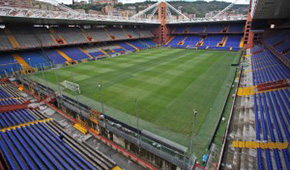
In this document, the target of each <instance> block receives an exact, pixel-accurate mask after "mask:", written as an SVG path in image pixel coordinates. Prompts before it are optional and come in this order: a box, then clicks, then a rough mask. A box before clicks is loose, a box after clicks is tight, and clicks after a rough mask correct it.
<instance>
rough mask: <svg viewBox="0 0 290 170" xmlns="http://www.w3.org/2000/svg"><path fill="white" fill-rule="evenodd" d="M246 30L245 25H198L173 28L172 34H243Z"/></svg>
mask: <svg viewBox="0 0 290 170" xmlns="http://www.w3.org/2000/svg"><path fill="white" fill-rule="evenodd" d="M243 30H244V23H237V24H227V25H222V24H208V25H204V24H196V25H190V26H176V27H174V28H173V31H172V33H177V34H183V33H222V32H227V33H242V32H243Z"/></svg>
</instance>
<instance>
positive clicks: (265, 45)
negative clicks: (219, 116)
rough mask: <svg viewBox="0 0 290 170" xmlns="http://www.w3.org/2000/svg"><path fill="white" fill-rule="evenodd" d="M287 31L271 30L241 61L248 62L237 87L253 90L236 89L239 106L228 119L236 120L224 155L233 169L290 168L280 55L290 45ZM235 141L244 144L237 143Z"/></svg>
mask: <svg viewBox="0 0 290 170" xmlns="http://www.w3.org/2000/svg"><path fill="white" fill-rule="evenodd" d="M289 33H290V32H289V30H287V29H284V30H271V31H270V32H268V33H267V34H266V36H264V38H263V40H262V41H261V42H259V43H256V45H255V46H254V47H253V48H251V50H250V54H248V55H247V57H246V58H245V61H244V63H245V64H246V63H247V64H249V65H250V66H249V67H247V66H245V68H244V73H243V76H242V77H243V78H242V80H241V86H242V87H240V89H242V88H245V86H247V87H248V88H253V89H254V90H253V91H252V93H249V94H243V95H242V94H239V93H238V95H240V96H239V100H237V103H236V105H239V109H238V110H236V111H235V112H234V115H233V120H232V121H231V122H235V123H232V124H231V128H233V129H230V132H229V134H230V136H231V137H230V138H229V139H227V140H228V141H231V142H232V145H231V146H232V147H233V149H232V148H231V147H229V149H230V150H231V151H230V152H229V151H228V152H226V156H225V158H224V160H227V161H226V162H227V164H230V163H231V164H232V166H233V167H232V168H233V169H241V168H242V169H258V170H262V169H278V170H282V169H290V159H289V150H288V149H287V148H288V145H289V140H290V132H289V128H288V127H289V124H290V115H289V109H290V108H289V106H290V101H289V97H290V88H289V86H288V85H287V81H288V80H289V79H290V69H289V67H288V66H287V65H285V64H284V63H283V62H282V61H283V60H281V58H280V57H281V56H280V55H285V50H286V49H287V48H288V47H289V45H288V47H287V45H286V44H287V41H288V37H289V35H290V34H289ZM236 43H238V38H237V39H236ZM284 45H285V46H284ZM285 56H286V55H285ZM247 64H246V65H247ZM252 108H253V110H252ZM236 141H240V142H244V144H243V145H236V143H235V142H236ZM252 141H257V142H258V143H257V144H253V143H251V142H252ZM283 146H285V147H283ZM246 155H247V156H246ZM248 155H251V156H248Z"/></svg>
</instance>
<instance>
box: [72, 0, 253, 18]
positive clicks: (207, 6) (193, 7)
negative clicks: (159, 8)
mask: <svg viewBox="0 0 290 170" xmlns="http://www.w3.org/2000/svg"><path fill="white" fill-rule="evenodd" d="M154 3H155V2H141V3H132V4H122V3H119V4H116V5H115V6H114V8H116V9H117V10H122V11H126V10H130V11H132V10H135V11H136V13H138V12H139V11H141V10H143V9H145V8H146V7H148V5H150V4H154ZM169 3H170V4H171V5H173V6H174V7H175V8H176V9H179V10H181V11H182V12H183V13H186V14H195V15H196V17H205V14H206V13H209V12H212V11H218V10H223V9H224V8H225V7H227V6H228V5H229V4H230V3H228V2H221V1H212V2H205V1H195V2H180V1H172V2H169ZM68 6H69V7H71V8H73V9H84V10H86V11H88V10H97V11H100V10H101V9H102V8H103V7H105V5H93V4H85V5H68ZM247 9H248V5H243V4H238V5H234V6H233V7H232V8H231V9H230V10H229V11H228V12H229V13H230V14H245V15H246V14H247Z"/></svg>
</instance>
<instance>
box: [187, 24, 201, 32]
mask: <svg viewBox="0 0 290 170" xmlns="http://www.w3.org/2000/svg"><path fill="white" fill-rule="evenodd" d="M204 28H205V26H204V25H195V26H190V27H189V29H188V32H189V33H202V32H204Z"/></svg>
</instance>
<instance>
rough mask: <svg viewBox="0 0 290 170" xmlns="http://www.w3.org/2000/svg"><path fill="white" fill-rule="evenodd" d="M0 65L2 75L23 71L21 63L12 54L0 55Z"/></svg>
mask: <svg viewBox="0 0 290 170" xmlns="http://www.w3.org/2000/svg"><path fill="white" fill-rule="evenodd" d="M0 63H1V64H0V74H1V75H4V74H5V72H6V73H9V72H14V71H17V70H20V69H21V66H20V65H19V63H18V62H17V61H16V60H15V59H14V58H13V57H12V56H11V55H10V54H0ZM12 70H13V71H12Z"/></svg>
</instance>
